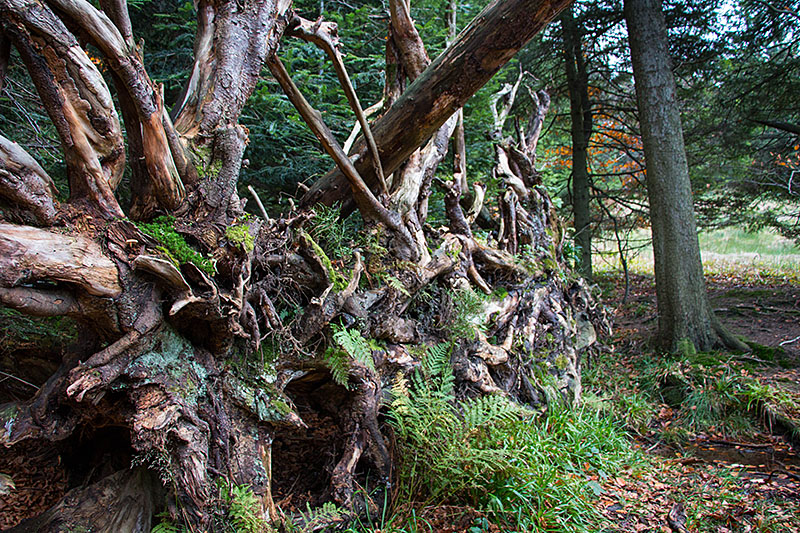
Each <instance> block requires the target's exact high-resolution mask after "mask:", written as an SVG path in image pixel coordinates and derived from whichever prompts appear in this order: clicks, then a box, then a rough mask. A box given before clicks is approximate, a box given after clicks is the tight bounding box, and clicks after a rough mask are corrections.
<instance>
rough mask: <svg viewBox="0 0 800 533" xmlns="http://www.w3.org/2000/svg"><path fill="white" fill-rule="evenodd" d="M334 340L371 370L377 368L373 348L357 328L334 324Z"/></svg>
mask: <svg viewBox="0 0 800 533" xmlns="http://www.w3.org/2000/svg"><path fill="white" fill-rule="evenodd" d="M333 331H334V333H333V340H335V341H336V343H337V344H338V345H339V346H341V348H342V350H344V351H345V352H346V353H347V354H348V355H349V356H350V357H352V358H353V359H355V360H356V361H358V362H359V363H361V364H363V365H364V366H366V367H367V368H369V369H371V370H375V362H374V361H373V360H372V349H371V348H370V347H369V343H368V342H367V339H365V338H364V337H363V336H362V335H361V332H360V331H358V330H357V329H346V328H342V327H339V326H333Z"/></svg>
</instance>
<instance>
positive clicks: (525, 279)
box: [0, 0, 608, 531]
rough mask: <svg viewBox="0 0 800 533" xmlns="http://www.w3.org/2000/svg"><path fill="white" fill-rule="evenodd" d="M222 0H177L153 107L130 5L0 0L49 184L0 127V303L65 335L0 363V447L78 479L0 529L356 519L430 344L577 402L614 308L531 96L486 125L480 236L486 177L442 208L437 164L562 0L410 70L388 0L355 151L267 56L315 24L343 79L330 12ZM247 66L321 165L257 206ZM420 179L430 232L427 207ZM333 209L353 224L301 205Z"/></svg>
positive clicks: (525, 11) (479, 373)
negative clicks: (120, 190) (127, 203)
mask: <svg viewBox="0 0 800 533" xmlns="http://www.w3.org/2000/svg"><path fill="white" fill-rule="evenodd" d="M51 4H52V5H51ZM227 4H228V2H222V3H221V4H219V5H217V4H213V5H212V4H211V3H206V2H202V1H201V2H200V3H199V4H198V41H197V43H198V44H197V46H196V48H195V56H196V58H195V59H196V61H195V65H194V69H193V72H192V80H193V82H192V83H191V84H190V86H189V87H188V88H187V91H186V94H185V95H184V96H183V99H182V101H181V102H180V103H179V105H177V106H176V108H175V111H174V116H173V117H170V116H169V115H167V114H166V112H165V111H164V107H163V103H162V101H161V93H160V90H159V88H158V87H157V86H156V85H155V84H153V83H152V81H151V80H150V79H149V78H148V76H147V74H146V72H145V70H144V68H143V63H142V61H141V54H140V51H139V49H138V48H137V47H136V45H135V42H134V40H133V38H132V35H131V32H130V21H129V20H128V16H127V9H126V7H125V5H124V2H123V3H121V4H120V3H106V2H101V6H102V9H98V8H96V7H95V6H94V5H92V4H90V3H88V2H84V1H82V0H76V1H66V0H54V1H53V2H49V3H47V4H41V3H35V2H31V3H24V2H15V1H13V0H0V15H2V19H0V20H2V22H0V28H1V29H2V34H0V38H2V39H8V40H9V41H10V42H11V44H13V46H14V47H15V48H16V49H17V50H18V51H19V53H20V56H21V57H22V58H23V60H24V61H25V62H26V66H27V68H28V70H29V72H30V74H31V77H32V79H33V81H34V84H35V85H36V86H37V89H38V90H39V92H40V94H41V98H42V103H43V105H44V106H45V108H46V109H47V111H48V113H49V114H50V116H51V117H52V118H53V121H54V123H56V124H57V126H58V131H59V135H60V136H61V139H62V144H63V146H64V151H65V154H66V157H65V161H66V163H67V166H68V175H69V178H70V190H71V198H70V200H69V201H68V202H66V203H59V202H58V201H57V199H56V196H55V194H54V193H53V187H52V181H51V180H50V178H49V177H48V176H47V174H46V173H45V172H44V170H42V168H41V167H39V165H38V164H36V162H35V161H34V160H33V159H32V158H31V157H30V156H28V155H27V154H26V153H25V152H24V151H23V150H22V149H21V148H20V147H19V146H18V145H16V144H14V143H13V142H11V141H7V140H6V139H5V138H2V137H0V141H2V142H1V143H0V195H2V196H3V198H5V199H6V200H7V201H10V202H11V204H10V207H9V208H8V209H4V210H3V211H2V213H0V217H2V218H0V302H2V304H3V305H4V306H5V307H8V308H12V309H15V310H17V311H19V312H20V313H22V314H23V315H30V316H36V317H66V319H67V320H68V321H70V323H72V324H75V325H76V327H77V334H76V335H75V336H74V338H73V340H72V341H71V342H53V339H52V337H50V340H47V339H44V338H43V339H42V340H41V343H42V345H41V348H40V349H35V350H31V349H30V347H27V348H26V347H24V346H18V347H11V348H9V349H7V350H5V351H3V353H2V356H0V364H1V365H2V368H3V369H4V371H5V370H8V373H10V374H13V375H14V376H15V377H16V378H17V380H18V381H19V382H20V388H19V389H17V388H12V389H13V390H12V389H9V391H8V393H6V394H5V395H4V397H3V400H4V401H6V402H7V403H4V404H2V405H0V444H2V445H3V446H4V447H5V448H6V451H7V452H8V454H9V457H11V456H15V457H16V456H20V457H22V456H24V455H25V454H26V453H29V452H30V450H33V449H39V450H44V449H47V450H53V454H54V455H55V456H59V457H62V458H64V460H63V461H59V464H61V465H62V467H63V473H64V475H65V476H66V478H67V479H68V480H69V481H68V482H67V483H65V484H64V485H59V486H63V487H73V488H72V490H70V491H69V492H66V493H64V494H60V495H59V499H58V500H57V501H53V502H48V503H52V506H50V507H49V508H48V509H47V510H46V511H45V512H43V513H41V514H39V515H38V516H35V517H30V518H28V519H27V520H26V521H23V522H22V523H21V524H19V525H18V526H17V527H16V528H15V529H14V531H63V530H70V529H78V528H81V527H84V528H89V529H91V530H96V531H110V530H119V531H149V530H150V526H151V523H152V522H151V521H152V520H153V516H154V515H155V514H157V513H164V512H166V513H167V515H168V516H169V517H170V518H171V520H173V521H175V522H180V523H182V524H185V525H186V526H188V527H189V528H190V529H191V530H196V531H206V530H215V529H219V528H220V527H221V526H220V520H221V519H222V517H223V515H222V514H221V513H224V510H225V509H229V508H231V507H232V506H234V505H236V502H237V501H239V500H240V499H245V500H246V499H247V498H250V499H254V501H256V503H257V505H258V507H259V509H260V511H259V513H260V514H261V515H263V516H262V518H266V519H268V520H270V521H272V522H276V521H278V520H280V516H281V515H280V513H279V511H278V506H277V505H276V503H277V502H282V504H283V505H282V507H287V508H291V507H295V508H296V507H297V505H296V504H299V503H308V504H310V505H312V506H319V505H323V504H324V503H326V502H335V503H336V504H337V505H338V506H339V507H340V508H341V509H344V512H345V513H368V512H370V511H371V510H373V509H374V508H375V502H374V501H371V500H370V499H369V498H368V497H365V496H364V494H363V491H360V490H359V487H360V486H362V485H364V484H369V486H388V485H389V484H390V483H391V482H392V479H393V476H394V475H395V472H394V465H395V463H396V461H397V457H395V452H394V447H393V446H392V431H391V429H390V428H389V427H388V426H387V424H386V421H385V415H386V407H385V406H386V405H387V399H388V397H389V396H390V391H391V390H392V387H393V386H394V385H395V384H396V383H397V380H398V379H401V378H402V377H403V376H408V375H409V374H410V373H412V372H414V370H415V369H416V368H418V367H419V365H420V364H421V363H420V358H421V355H420V354H422V353H424V352H425V349H426V347H431V346H436V345H440V344H441V343H447V345H448V346H449V349H450V350H451V358H450V359H451V364H452V368H453V373H454V376H455V383H456V387H455V391H456V395H457V396H459V397H462V398H467V397H475V396H478V395H500V396H503V397H506V398H508V399H509V400H512V401H514V402H517V403H519V404H522V405H526V406H529V407H531V408H538V407H542V406H546V405H547V404H548V403H551V402H559V403H561V402H567V403H576V402H578V401H580V391H581V385H580V358H581V354H582V353H583V352H585V351H586V350H587V349H588V348H589V346H591V345H592V344H593V343H594V342H595V339H596V335H597V333H598V331H604V330H606V329H607V327H608V325H607V322H606V320H605V317H604V315H603V312H602V310H601V309H600V308H599V307H598V306H597V304H596V303H595V302H594V299H593V298H592V296H591V294H590V292H589V290H588V289H587V287H586V286H585V284H584V283H583V281H582V280H580V279H579V278H577V277H574V276H573V275H572V274H570V272H569V269H568V268H567V266H566V265H565V262H564V259H563V255H562V238H563V230H562V228H561V226H560V223H559V221H558V220H557V218H556V217H555V214H554V210H553V208H552V204H551V202H550V199H549V197H548V195H547V193H546V192H545V191H544V189H543V188H542V186H541V183H540V182H539V180H538V177H537V175H536V173H535V169H534V167H533V162H532V157H531V151H530V146H531V145H533V146H534V147H535V137H536V136H538V131H540V129H541V117H543V113H544V111H546V106H545V107H544V110H542V109H540V110H538V111H537V113H538V115H537V116H538V117H539V118H538V119H537V120H532V121H531V130H530V131H529V132H528V134H527V135H525V136H521V139H520V142H519V143H518V144H517V145H514V143H513V142H511V141H508V140H506V141H503V142H500V143H499V144H498V147H497V154H498V161H497V169H496V174H497V177H498V179H499V180H501V182H502V183H503V187H502V190H501V192H500V198H499V200H498V203H499V205H500V206H501V209H500V211H501V213H500V214H499V216H497V217H496V219H495V220H492V217H491V216H488V217H485V218H486V219H487V220H489V221H490V222H489V223H490V224H494V227H493V228H492V229H491V230H489V231H488V232H487V233H488V237H486V238H479V237H478V236H477V235H476V234H474V233H473V231H472V225H473V223H474V221H475V219H476V217H477V216H478V214H479V212H480V211H481V210H482V209H481V207H482V206H481V204H482V200H483V193H484V191H483V190H482V189H481V188H480V187H475V188H473V192H472V193H471V196H472V202H471V206H472V208H471V209H470V210H468V212H467V213H465V212H464V211H463V207H462V203H466V202H464V201H463V198H462V195H463V194H465V193H467V192H468V184H467V182H466V179H464V180H462V179H461V177H459V176H463V168H464V167H461V168H462V173H461V174H460V175H458V174H457V179H454V180H453V181H452V182H447V183H444V182H440V181H438V180H436V179H434V171H435V169H436V166H437V165H438V164H439V162H440V161H441V160H442V158H443V157H444V155H445V153H446V151H447V144H448V139H449V138H450V136H451V135H452V134H453V132H454V131H458V123H459V119H458V113H457V110H458V108H459V107H461V106H462V105H463V103H464V102H465V101H466V99H467V98H469V96H470V95H471V94H473V93H474V92H475V91H476V90H477V89H478V88H479V87H480V86H481V85H483V83H485V82H486V80H488V79H489V78H490V77H491V75H492V74H494V72H496V71H497V69H499V68H500V67H501V66H502V65H503V64H504V63H505V62H506V61H507V60H508V59H509V58H510V57H511V55H512V54H513V52H515V51H516V50H518V49H519V48H520V47H521V46H522V45H524V44H525V42H527V40H529V39H530V38H531V37H532V36H533V34H534V33H536V31H538V30H539V29H541V27H543V25H544V24H546V23H547V22H548V21H549V20H552V18H553V17H555V16H556V15H557V13H558V11H559V10H560V9H562V8H563V7H564V5H565V4H566V2H564V1H559V2H549V1H542V0H514V1H511V2H497V3H493V4H491V5H489V6H488V7H487V8H486V10H485V11H484V13H482V14H481V16H479V17H478V18H477V19H476V22H474V23H473V24H471V25H470V26H468V27H467V29H465V30H464V31H463V32H461V34H460V35H459V36H458V38H456V39H455V40H454V41H453V43H452V44H451V45H450V47H448V49H447V51H445V52H444V53H443V54H442V56H440V57H439V58H438V59H436V60H435V61H434V62H432V63H431V62H430V61H429V60H428V58H427V56H426V55H425V52H424V47H421V41H420V40H419V36H418V35H417V34H416V30H414V28H413V23H412V22H411V20H410V16H409V15H408V7H407V4H404V3H403V2H401V1H398V2H394V1H393V2H392V3H391V14H392V22H391V28H390V34H391V38H390V40H389V44H388V45H387V50H390V51H391V53H392V54H393V57H394V58H395V59H394V60H395V61H397V63H398V65H401V67H402V68H398V69H397V70H396V72H397V75H396V76H397V77H396V78H393V79H391V80H387V91H386V98H385V106H386V112H385V114H384V115H383V116H382V117H381V118H379V119H378V120H377V121H375V123H374V124H373V125H372V126H370V125H369V124H368V123H367V122H366V120H365V119H364V118H363V117H364V112H363V111H361V106H360V104H358V103H357V99H355V97H354V93H353V95H352V96H353V100H355V101H353V104H354V106H353V107H354V110H355V111H356V114H357V115H359V118H360V122H361V127H362V128H363V129H364V132H365V135H364V139H363V140H362V141H361V142H360V143H356V145H355V146H354V148H353V153H354V155H353V156H350V157H348V156H347V155H345V152H344V150H343V149H342V148H341V147H340V146H339V145H338V143H337V142H336V140H335V139H333V137H332V135H330V132H329V131H328V130H327V128H326V127H325V124H324V123H323V122H322V120H321V118H320V115H319V113H317V112H316V111H315V110H313V109H312V108H311V107H310V106H309V105H308V103H307V102H306V101H305V100H304V98H303V96H302V94H300V91H299V90H298V89H297V87H295V86H294V84H293V83H292V81H291V78H290V76H289V74H288V72H286V70H285V69H284V68H283V65H282V64H281V62H280V60H279V59H278V57H277V55H276V54H277V48H278V43H279V39H280V37H281V36H282V35H283V34H284V33H287V34H289V35H293V36H298V37H300V38H304V39H307V40H309V41H311V42H315V43H318V44H320V46H322V47H323V48H324V49H326V51H327V52H328V53H329V55H330V56H331V57H332V59H333V60H334V63H335V64H336V65H337V67H336V68H337V73H340V74H341V75H340V80H342V82H343V85H344V86H345V88H346V90H347V85H348V83H349V82H348V80H347V75H346V71H344V69H343V65H342V64H341V58H340V57H338V50H337V46H336V44H337V43H336V38H335V37H336V36H335V29H336V28H335V26H334V25H329V24H327V23H323V22H318V23H316V24H311V23H308V21H303V20H302V19H299V18H298V17H294V16H293V14H292V12H291V10H290V7H289V5H288V4H285V3H269V2H264V3H258V2H244V3H243V4H239V3H236V5H237V6H238V8H237V9H227V8H226V7H225V5H227ZM231 5H233V4H231ZM523 15H524V16H523ZM509 21H512V22H509ZM77 29H80V30H81V31H80V35H81V36H82V38H86V39H88V40H89V42H90V43H91V44H93V45H94V46H95V47H96V48H97V49H98V50H100V51H101V52H102V54H103V55H104V58H105V60H106V61H107V64H108V65H109V66H110V68H111V70H112V75H111V78H112V79H113V81H114V83H115V85H116V89H117V90H116V93H117V96H118V98H119V103H120V106H121V108H122V115H123V118H124V121H125V123H126V128H125V130H126V131H127V142H128V152H129V160H130V162H131V163H130V165H131V170H132V180H131V185H132V195H133V202H132V206H131V210H130V211H131V212H130V213H129V217H130V218H126V216H125V214H124V213H123V211H122V209H121V208H120V207H119V204H118V203H117V201H116V198H115V189H116V187H117V186H118V185H119V183H120V181H119V178H120V176H121V172H122V169H123V168H124V166H125V158H124V156H123V155H122V152H120V151H119V150H121V147H122V146H124V139H123V136H122V128H121V127H120V122H119V118H118V117H117V115H116V110H115V109H114V107H113V101H112V99H111V98H110V92H109V89H108V87H106V85H105V82H104V81H103V78H102V76H100V75H99V73H98V72H97V69H96V68H95V65H94V64H93V63H92V62H91V61H89V60H88V58H87V57H86V53H85V52H84V51H83V50H82V49H81V48H80V46H79V44H78V41H77V40H76V38H75V37H74V36H73V34H72V31H77ZM243 31H244V33H242V32H243ZM243 35H244V36H246V38H243ZM209 40H210V42H213V43H214V46H205V45H204V43H206V44H207V41H209ZM487 43H492V46H488V45H487ZM1 48H2V47H0V49H1ZM263 64H267V65H268V66H269V68H270V70H271V71H272V72H273V74H274V75H275V77H276V79H277V80H278V81H279V82H280V83H281V85H282V87H283V88H284V91H285V92H286V94H287V95H288V96H289V97H290V99H291V100H292V102H293V103H294V104H295V105H296V107H297V108H298V110H299V111H300V113H301V115H302V116H303V117H304V118H305V119H306V121H307V122H308V123H309V126H310V127H311V128H312V130H313V131H314V132H315V134H317V136H318V137H319V138H320V140H321V141H322V144H323V146H324V147H325V149H326V150H328V152H329V153H330V154H331V155H332V156H333V158H334V160H335V161H336V162H337V169H336V170H334V171H332V172H331V173H330V174H329V175H328V176H326V177H325V178H323V179H321V180H320V181H319V182H318V183H317V184H316V185H315V186H314V187H313V188H312V189H311V190H309V191H308V192H307V193H306V195H305V196H304V197H303V198H302V199H301V201H300V202H299V205H300V208H298V209H295V210H293V211H292V212H290V213H288V214H286V215H284V216H283V217H281V218H278V219H269V218H259V217H255V216H253V215H249V214H247V213H245V211H244V202H243V201H241V200H240V198H239V197H238V196H237V194H236V192H235V191H236V181H237V178H238V174H239V169H240V166H241V160H242V154H243V150H244V146H245V144H246V141H247V132H246V129H245V128H243V127H241V126H239V125H238V124H237V123H236V120H237V118H238V115H239V113H240V112H241V109H242V106H243V105H244V102H245V100H246V98H247V96H248V95H249V94H250V93H251V92H252V90H253V87H254V85H255V81H256V79H257V78H258V76H259V75H260V71H261V66H262V65H263ZM475 65H481V68H480V69H477V70H475ZM232 72H236V73H238V74H237V75H236V76H232V74H231V73H232ZM415 78H416V82H415V83H414V84H411V81H412V80H414V79H415ZM231 80H236V82H235V83H234V82H231ZM406 85H408V87H407V89H406V90H405V92H402V93H401V91H402V90H403V89H404V88H405V87H406ZM351 101H352V100H351ZM86 117H89V119H90V120H88V121H87V120H85V118H86ZM409 118H413V119H414V121H413V122H414V123H413V124H412V125H411V126H413V127H409V124H408V119H409ZM532 136H533V138H532ZM456 144H457V145H458V144H459V143H458V142H457V143H456ZM462 146H463V143H462ZM456 159H457V160H459V159H460V161H461V162H463V160H464V155H463V154H462V153H461V150H460V149H459V155H458V157H457V158H456ZM434 186H438V187H441V188H442V189H443V191H444V194H445V205H446V211H447V218H448V225H447V226H446V227H445V226H443V227H440V228H432V227H430V225H428V224H427V223H426V220H427V213H428V198H429V196H430V191H431V188H432V187H434ZM336 202H343V203H344V204H342V205H343V207H342V209H343V211H344V212H347V211H348V210H353V209H357V210H358V212H359V214H360V220H359V222H357V223H351V222H345V221H344V220H343V219H342V218H340V217H339V216H338V213H339V211H338V210H336V211H331V209H330V208H329V207H325V206H324V205H321V204H325V205H328V206H330V205H333V204H334V203H336ZM350 204H352V205H350ZM164 213H170V216H164V215H163V214H164ZM159 214H161V216H157V215H159ZM353 216H354V217H357V215H353ZM347 220H350V219H347ZM23 224H26V225H23ZM347 224H350V226H347ZM352 224H360V226H358V227H356V228H352ZM344 227H350V228H351V229H350V231H351V233H347V232H343V231H342V230H341V228H344ZM19 316H22V315H19ZM3 319H4V320H6V319H8V320H12V319H15V318H14V317H11V318H9V317H8V315H4V318H3ZM65 323H66V322H64V323H60V326H59V327H63V325H64V324H65ZM58 334H61V333H58ZM48 343H49V344H48ZM47 346H49V349H48V348H46V347H47ZM31 387H34V388H35V394H33V395H31V394H30V391H31ZM33 444H35V446H34V445H33ZM300 462H302V463H303V468H300V467H299V466H298V465H299V464H300ZM303 470H305V472H304V471H303ZM17 494H18V495H20V497H24V493H23V492H22V489H20V490H19V491H17ZM301 494H302V495H304V496H301ZM54 497H55V496H54ZM385 497H388V496H385ZM293 498H294V500H293ZM301 498H303V500H302V501H301ZM20 518H21V517H20ZM331 519H332V520H333V518H331ZM309 527H310V526H309ZM316 527H317V526H314V528H316ZM320 527H323V526H320ZM312 529H313V528H312Z"/></svg>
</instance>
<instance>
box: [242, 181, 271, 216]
mask: <svg viewBox="0 0 800 533" xmlns="http://www.w3.org/2000/svg"><path fill="white" fill-rule="evenodd" d="M247 190H248V191H250V194H251V195H253V199H254V200H255V201H256V204H258V208H259V209H260V210H261V215H262V216H263V217H264V220H266V221H267V222H269V220H270V218H269V215H268V214H267V210H266V209H264V204H262V203H261V198H259V197H258V193H257V192H256V190H255V189H254V188H253V186H252V185H248V186H247Z"/></svg>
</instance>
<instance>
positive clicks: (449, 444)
mask: <svg viewBox="0 0 800 533" xmlns="http://www.w3.org/2000/svg"><path fill="white" fill-rule="evenodd" d="M449 357H450V350H449V347H448V346H447V345H439V346H436V347H434V348H431V349H428V351H427V353H426V355H425V357H424V358H423V361H422V364H421V366H420V368H419V369H418V371H417V372H416V373H415V374H413V375H412V376H411V378H410V379H409V380H405V379H402V378H398V381H397V382H396V384H395V386H394V388H393V396H394V399H393V401H392V404H391V409H390V419H391V423H392V426H393V428H394V430H395V438H396V441H397V450H398V454H399V467H398V472H397V484H396V487H395V494H394V502H395V508H396V509H406V510H407V509H408V508H409V507H410V508H416V509H421V508H424V507H426V506H432V505H454V506H465V507H470V508H473V509H475V510H477V511H479V512H480V513H483V514H484V515H485V516H486V517H487V519H488V520H489V521H490V522H492V523H494V524H495V525H496V526H498V527H500V528H501V529H502V530H503V531H532V532H535V531H592V530H593V528H594V527H595V526H596V525H597V521H598V520H599V519H600V516H599V515H598V512H597V510H596V509H595V507H594V506H593V505H592V500H593V498H595V497H596V496H598V495H599V494H600V493H601V492H602V491H603V489H602V486H601V485H600V482H602V480H603V479H604V478H606V477H608V476H616V475H617V473H618V472H619V471H620V470H623V469H626V468H629V467H631V466H633V465H635V464H637V463H638V461H639V459H638V456H637V455H636V454H635V453H634V452H632V451H631V450H632V446H631V442H630V440H629V439H628V437H627V435H626V434H625V432H624V431H623V430H622V429H621V427H620V426H619V425H618V424H616V423H614V422H613V421H611V420H610V419H609V418H607V417H605V416H603V415H602V414H601V413H600V412H598V411H592V410H590V409H588V408H587V409H581V408H574V409H570V408H567V407H566V406H563V405H552V406H550V407H549V409H548V410H547V412H546V413H544V414H537V413H535V412H533V411H530V410H528V409H525V408H523V407H520V406H518V405H517V404H514V403H512V402H510V401H509V400H508V399H506V398H505V397H503V396H483V397H479V398H475V399H470V400H465V401H456V399H455V396H454V389H453V374H452V368H451V367H450V362H449ZM392 522H393V523H394V524H396V523H397V522H398V520H396V519H395V520H393V521H392Z"/></svg>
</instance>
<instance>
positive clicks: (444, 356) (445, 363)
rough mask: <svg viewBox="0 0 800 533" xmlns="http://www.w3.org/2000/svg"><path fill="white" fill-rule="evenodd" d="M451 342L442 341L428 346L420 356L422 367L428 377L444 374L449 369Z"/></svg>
mask: <svg viewBox="0 0 800 533" xmlns="http://www.w3.org/2000/svg"><path fill="white" fill-rule="evenodd" d="M452 348H453V346H452V344H450V343H447V342H442V343H439V344H435V345H433V346H429V347H428V349H427V350H426V352H425V355H424V356H423V357H422V368H423V369H424V371H425V374H427V375H428V376H430V377H437V376H444V375H445V374H447V373H448V372H450V371H451V369H450V353H451V351H452Z"/></svg>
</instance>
